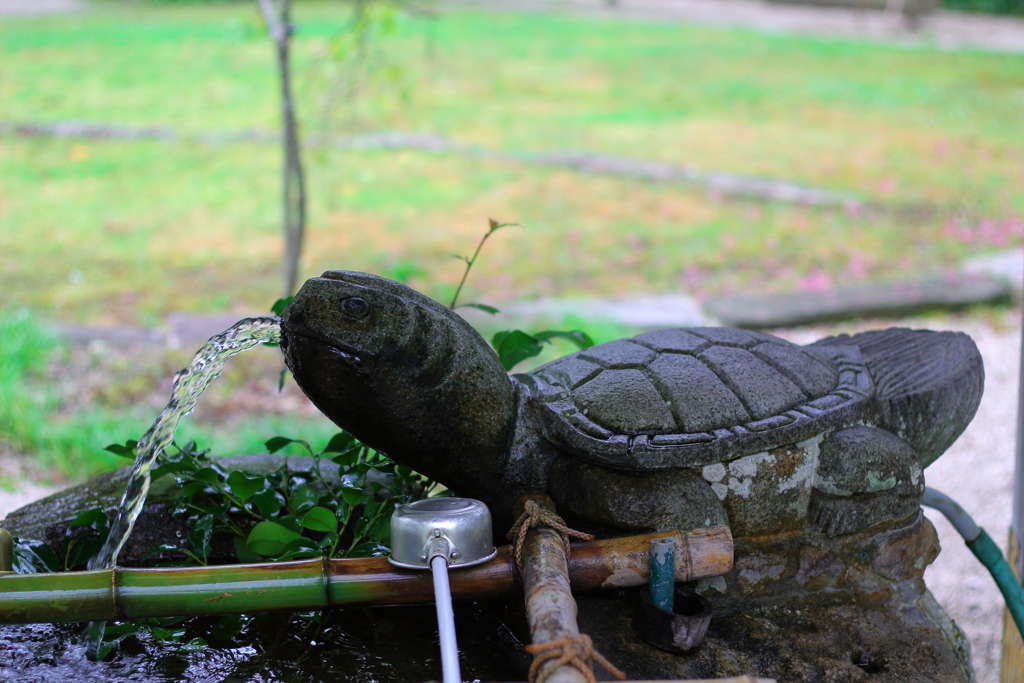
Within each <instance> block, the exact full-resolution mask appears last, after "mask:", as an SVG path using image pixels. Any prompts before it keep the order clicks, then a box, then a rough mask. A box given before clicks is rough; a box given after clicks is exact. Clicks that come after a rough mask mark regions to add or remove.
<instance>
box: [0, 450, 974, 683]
mask: <svg viewBox="0 0 1024 683" xmlns="http://www.w3.org/2000/svg"><path fill="white" fill-rule="evenodd" d="M282 459H283V458H282V457H280V456H268V455H258V456H237V457H234V458H224V459H221V460H220V462H221V463H223V464H224V465H226V466H228V467H231V468H238V469H245V470H248V471H250V472H253V473H263V474H268V473H270V472H272V471H273V470H274V469H276V468H277V467H278V466H279V465H280V463H281V461H282ZM288 460H289V466H290V467H292V468H295V469H296V471H308V469H309V467H310V465H311V461H310V459H309V458H298V457H293V458H289V459H288ZM325 464H326V463H325ZM324 469H325V475H326V476H327V477H330V476H332V475H334V474H336V471H335V470H332V469H329V468H328V467H325V468H324ZM126 477H127V469H125V470H120V471H118V472H114V473H111V474H107V475H103V476H100V477H97V478H95V479H93V480H91V481H89V482H87V483H85V484H82V485H80V486H77V487H74V488H71V489H68V490H67V491H64V492H60V493H57V494H54V495H53V496H50V497H48V498H44V499H42V500H40V501H38V502H36V503H32V504H31V505H28V506H26V507H24V508H22V509H20V510H17V511H15V512H13V513H11V514H10V515H9V516H8V517H7V519H6V520H4V521H3V522H0V526H3V527H5V528H8V529H10V530H11V531H12V533H13V534H14V535H16V536H22V537H26V538H39V539H41V540H44V541H46V542H47V543H49V544H50V545H51V546H54V549H55V550H59V549H60V548H59V546H60V540H61V539H62V537H63V534H64V529H65V528H66V526H67V524H68V522H69V521H70V520H71V519H73V518H74V517H75V516H77V515H78V514H79V513H80V512H82V511H84V510H87V509H90V508H92V507H97V506H99V507H102V508H104V509H105V510H107V511H108V512H112V511H113V510H114V509H115V508H116V505H117V503H118V501H119V499H120V496H121V492H122V491H123V486H124V481H125V479H126ZM169 485H170V480H169V479H167V480H166V482H164V481H158V482H156V484H155V485H154V487H153V489H152V491H151V495H150V498H149V502H148V503H147V507H146V510H145V512H144V513H143V515H142V516H141V517H140V519H139V522H138V523H137V526H136V531H135V532H134V533H133V535H132V537H131V539H130V541H129V544H128V545H127V546H126V553H125V555H123V557H124V558H125V559H126V564H130V563H131V562H132V561H133V560H134V559H137V558H138V557H139V556H140V555H141V554H142V553H144V552H145V551H146V550H148V549H149V548H151V547H154V546H156V545H159V544H161V543H168V542H174V541H176V540H177V539H178V538H180V537H182V535H184V534H185V529H184V528H183V526H182V525H180V524H176V523H172V522H171V521H170V520H169V515H168V514H167V512H166V509H165V507H164V506H163V504H162V503H161V502H160V500H161V498H162V497H165V496H166V494H167V491H168V488H169ZM938 551H939V548H938V541H937V539H936V536H935V531H934V529H933V528H932V526H931V523H930V522H929V521H928V520H927V519H926V518H924V517H923V515H921V514H920V512H916V513H915V514H913V515H911V516H910V517H908V518H905V519H902V520H898V521H897V522H894V523H892V524H890V525H888V526H887V527H885V528H882V529H880V530H879V529H874V530H872V532H871V533H860V534H847V535H843V536H838V537H827V536H824V535H821V534H814V533H810V532H796V531H795V532H791V533H787V534H778V535H775V536H769V537H758V536H751V537H738V538H737V539H736V562H735V567H734V569H733V571H732V573H731V574H729V575H728V576H726V577H720V578H718V579H711V580H707V579H705V580H702V581H700V582H698V583H697V584H696V585H694V586H693V588H694V589H695V590H697V591H698V592H700V593H701V594H703V595H705V597H707V598H708V599H709V600H711V602H712V605H713V606H714V609H715V614H716V616H715V617H714V618H713V619H712V621H711V626H710V628H709V631H708V635H707V638H706V639H705V642H704V643H703V645H702V646H701V647H699V648H698V649H697V650H696V651H695V652H693V653H690V654H686V655H680V654H672V653H668V652H663V651H661V650H657V649H655V648H653V647H651V646H649V645H647V644H646V643H644V642H642V641H641V640H639V638H637V636H635V635H634V634H633V631H632V628H631V619H632V615H633V612H634V610H635V609H636V607H637V604H638V602H639V595H638V593H637V589H629V590H623V591H610V592H595V593H590V594H585V595H577V596H576V598H577V603H578V610H579V625H580V630H581V631H582V632H585V633H588V634H589V635H591V636H592V637H593V639H594V642H595V645H596V647H597V648H598V650H599V651H601V652H602V653H603V654H604V655H605V656H606V657H608V659H609V660H610V661H612V662H613V663H614V664H616V665H617V666H618V667H619V668H621V669H623V670H624V671H625V672H626V673H627V674H628V676H629V677H630V679H633V680H639V679H670V678H674V679H683V678H715V677H727V676H736V675H742V674H750V675H755V676H761V677H768V678H775V679H777V680H779V681H786V682H787V683H845V682H847V681H849V682H854V681H865V682H867V681H872V682H874V681H878V682H880V683H881V682H884V683H888V682H889V681H893V682H895V681H900V682H901V683H906V682H912V683H913V682H918V681H919V682H921V683H925V682H928V683H932V682H939V683H947V682H948V683H967V682H969V681H973V674H972V673H971V669H970V652H969V646H968V644H967V640H966V638H965V637H964V635H963V633H962V632H961V631H960V630H959V629H958V628H957V627H956V625H955V624H954V623H953V622H952V621H950V620H949V618H948V617H947V616H946V615H945V613H944V612H943V611H942V608H941V607H940V606H939V605H938V604H937V603H936V602H935V600H934V598H932V596H931V594H930V593H929V592H928V591H927V589H926V588H925V585H924V582H923V579H922V576H923V573H924V569H925V567H926V566H927V565H928V564H929V563H930V562H931V561H932V560H934V558H935V556H936V555H937V554H938ZM225 559H228V558H225ZM455 617H456V627H457V632H458V639H459V645H460V652H461V657H462V670H463V674H464V675H465V676H466V677H467V679H468V680H472V679H474V678H475V679H481V680H492V681H513V680H520V681H521V680H526V677H527V672H528V669H529V663H530V658H529V656H528V655H526V653H525V651H524V646H525V644H527V643H528V642H529V638H528V631H527V627H526V621H525V616H524V609H523V605H522V601H521V600H507V601H483V602H476V603H462V604H457V605H456V611H455ZM216 622H217V619H216V618H195V619H191V620H189V621H188V622H187V624H186V626H187V629H188V630H187V633H188V635H187V637H186V638H185V640H187V639H191V638H193V637H202V638H204V639H205V640H206V641H207V642H208V643H209V644H210V647H208V648H207V649H205V650H199V651H192V652H189V651H183V650H182V649H180V648H178V647H174V646H167V645H163V644H161V643H158V642H156V641H155V639H154V638H153V637H152V636H149V635H145V636H142V637H138V638H136V637H131V638H128V639H126V640H125V641H124V642H123V643H122V648H121V652H120V654H117V655H115V656H114V657H113V658H112V659H111V660H110V661H107V662H99V663H96V662H88V661H86V660H85V658H84V648H83V647H82V646H81V645H79V644H78V643H77V641H78V638H79V634H80V632H81V630H82V626H81V625H49V624H42V625H26V626H0V679H2V680H5V681H8V680H9V681H16V682H22V681H24V682H28V681H33V682H35V681H39V682H40V683H49V682H51V681H53V682H54V683H56V682H57V681H60V683H65V682H66V681H140V682H149V681H153V682H156V681H180V680H189V681H210V682H211V683H212V682H213V681H218V682H221V681H223V682H227V681H231V682H232V683H235V682H238V683H242V682H248V681H252V682H253V683H256V682H257V681H269V680H272V681H286V682H288V683H300V682H301V683H305V682H309V683H314V682H318V681H339V680H340V681H350V682H352V683H362V682H363V681H367V682H369V681H382V680H387V681H392V680H393V681H414V680H427V679H432V678H433V679H439V678H440V675H441V671H440V662H439V651H438V646H437V630H436V620H435V615H434V609H433V606H431V605H423V606H403V607H376V608H372V609H367V608H346V609H337V610H332V611H329V612H326V613H325V619H324V621H323V622H322V623H321V624H312V625H310V622H309V621H308V620H305V619H303V618H302V617H300V616H298V615H292V614H278V615H274V616H270V617H266V618H263V619H260V620H257V621H256V622H253V624H252V625H251V626H250V627H249V628H247V629H245V630H243V631H242V632H241V633H239V634H238V635H235V636H233V637H231V638H227V639H218V638H217V633H218V631H217V626H216ZM597 674H598V679H599V680H602V679H601V676H602V674H603V672H601V671H598V672H597Z"/></svg>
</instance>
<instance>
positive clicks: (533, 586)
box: [516, 494, 650, 683]
mask: <svg viewBox="0 0 1024 683" xmlns="http://www.w3.org/2000/svg"><path fill="white" fill-rule="evenodd" d="M527 500H532V501H533V502H535V503H537V504H538V505H540V506H541V507H544V508H546V509H547V510H548V511H550V512H552V513H554V514H557V512H556V510H555V503H554V501H553V500H551V498H549V497H548V496H545V495H543V494H532V495H530V494H528V495H526V496H523V497H522V498H520V499H519V502H517V503H516V517H519V515H521V514H522V513H523V509H524V508H525V503H526V501H527ZM649 548H650V546H649V545H648V549H649ZM568 554H569V550H568V548H566V547H565V544H564V543H563V541H562V535H561V534H560V533H559V532H558V531H556V530H555V529H552V528H550V527H547V526H539V527H536V528H534V529H531V530H530V531H529V532H527V534H526V541H525V543H524V548H523V566H522V573H523V594H524V596H525V598H526V618H527V621H528V622H529V624H530V642H531V644H532V645H533V646H534V647H537V646H541V645H546V644H548V643H552V644H553V643H555V642H557V641H561V640H563V639H564V638H565V637H566V636H578V635H579V634H580V629H579V625H577V623H576V600H575V599H573V597H572V590H571V589H570V588H569V564H568V562H567V561H566V555H568ZM542 658H543V654H540V653H536V654H534V663H535V664H534V665H535V666H536V665H537V664H539V663H541V662H542V661H543V659H542ZM549 666H550V665H549ZM530 673H531V676H530V678H531V680H535V679H536V677H535V676H534V675H533V669H532V668H531V672H530ZM542 675H543V680H544V681H545V683H587V676H586V675H585V674H584V673H583V672H582V671H580V670H579V669H577V668H575V667H573V666H570V665H568V664H563V665H561V666H557V667H555V668H554V669H552V670H551V671H547V672H544V673H543V674H542Z"/></svg>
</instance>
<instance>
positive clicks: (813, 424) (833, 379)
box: [515, 328, 873, 469]
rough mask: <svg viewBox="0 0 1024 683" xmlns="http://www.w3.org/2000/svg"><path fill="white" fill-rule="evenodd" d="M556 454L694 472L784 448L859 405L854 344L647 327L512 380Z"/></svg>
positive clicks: (864, 379) (862, 402) (855, 412)
mask: <svg viewBox="0 0 1024 683" xmlns="http://www.w3.org/2000/svg"><path fill="white" fill-rule="evenodd" d="M515 377H516V379H518V380H519V381H520V382H521V383H522V384H524V385H525V386H526V387H527V389H528V390H529V391H530V393H531V395H532V397H533V398H534V399H535V400H536V401H537V403H538V404H539V413H540V416H541V420H542V423H543V424H544V428H545V436H546V437H547V438H548V439H549V440H550V441H552V442H553V443H554V444H555V445H556V446H558V447H560V448H561V449H562V450H565V451H568V452H570V453H572V454H574V455H577V456H580V457H583V458H586V459H588V460H594V461H597V462H600V463H601V464H604V465H610V466H613V467H619V468H624V469H658V468H674V467H693V466H698V465H703V464H709V463H713V462H717V461H719V460H720V459H722V458H724V457H737V456H740V455H745V454H749V453H756V452H758V451H761V450H765V449H768V448H774V447H776V446H780V445H784V444H787V443H795V442H796V441H800V440H803V439H806V438H809V437H811V436H813V435H814V434H816V433H818V432H821V431H824V430H825V429H828V428H832V427H835V426H839V425H840V424H841V423H849V422H850V421H851V420H853V419H854V418H856V417H857V416H859V415H860V414H861V413H863V412H864V410H865V409H866V408H867V406H866V404H867V400H866V399H868V398H870V397H871V395H872V393H873V387H872V383H871V378H870V375H869V374H868V372H867V370H866V369H865V367H864V365H863V361H862V360H861V359H860V355H859V352H858V350H857V348H856V347H853V346H833V347H828V348H818V347H802V346H797V345H795V344H792V343H790V342H787V341H785V340H783V339H779V338H777V337H773V336H771V335H767V334H763V333H760V332H753V331H748V330H734V329H728V328H691V329H676V330H658V331H655V332H648V333H645V334H641V335H639V336H637V337H634V338H632V339H620V340H618V341H613V342H609V343H607V344H601V345H599V346H593V347H591V348H589V349H586V350H583V351H579V352H577V353H574V354H572V355H569V356H565V357H563V358H560V359H558V360H556V361H553V362H551V363H548V364H547V365H544V366H541V367H539V368H537V369H536V370H534V371H533V372H531V373H528V374H524V375H516V376H515Z"/></svg>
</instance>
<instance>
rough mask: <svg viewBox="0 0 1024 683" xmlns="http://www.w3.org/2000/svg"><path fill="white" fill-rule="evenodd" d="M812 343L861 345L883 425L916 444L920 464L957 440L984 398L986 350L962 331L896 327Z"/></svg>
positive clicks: (818, 344) (923, 464)
mask: <svg viewBox="0 0 1024 683" xmlns="http://www.w3.org/2000/svg"><path fill="white" fill-rule="evenodd" d="M811 346H856V347H857V348H859V349H860V352H861V355H862V356H863V358H864V362H865V364H866V365H867V367H868V370H869V371H870V373H871V377H872V378H873V379H874V381H875V387H876V398H877V401H878V404H877V409H878V424H879V426H881V427H884V428H885V429H888V430H889V431H891V432H893V433H895V434H898V435H899V436H900V437H902V438H903V439H904V440H906V441H907V442H908V443H909V444H911V445H912V446H913V447H914V449H915V450H916V451H917V455H918V459H919V462H920V464H921V467H927V466H928V465H930V464H931V463H932V462H933V461H934V460H935V459H936V458H938V457H939V456H940V455H942V454H943V453H944V452H945V450H946V449H947V448H949V447H950V445H952V443H953V442H954V441H956V439H957V437H958V436H960V434H961V433H962V432H963V431H964V429H965V428H966V427H967V425H968V424H969V423H970V421H971V419H972V418H973V417H974V414H975V412H977V410H978V404H979V403H980V402H981V394H982V391H983V390H984V385H985V370H984V367H983V365H982V361H981V354H980V353H978V347H976V346H975V345H974V342H973V341H972V340H971V338H970V337H968V336H967V335H966V334H963V333H962V332H931V331H927V330H908V329H901V328H893V329H888V330H876V331H872V332H863V333H861V334H856V335H853V336H850V335H845V334H843V335H839V336H837V337H828V338H826V339H822V340H819V341H816V342H814V344H811Z"/></svg>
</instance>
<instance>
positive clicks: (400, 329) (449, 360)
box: [281, 271, 515, 497]
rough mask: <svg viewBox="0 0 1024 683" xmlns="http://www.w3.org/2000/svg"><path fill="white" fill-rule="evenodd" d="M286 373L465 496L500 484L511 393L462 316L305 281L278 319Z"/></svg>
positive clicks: (345, 419)
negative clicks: (279, 320)
mask: <svg viewBox="0 0 1024 683" xmlns="http://www.w3.org/2000/svg"><path fill="white" fill-rule="evenodd" d="M281 348H282V351H283V352H284V358H285V364H286V365H287V366H288V369H289V370H291V372H292V375H293V376H294V378H295V381H296V383H297V384H298V385H299V387H300V388H301V389H302V391H303V392H304V393H305V394H306V396H308V397H309V398H310V400H311V401H312V402H313V403H314V405H316V407H317V408H319V409H320V411H321V412H322V413H324V414H325V415H326V416H327V417H329V418H330V419H331V420H332V421H333V422H334V423H335V424H337V425H338V426H340V427H342V428H343V429H345V430H346V431H348V432H350V433H351V434H353V435H354V436H356V437H357V438H358V439H360V440H361V441H363V442H364V443H366V444H368V445H370V446H372V447H373V448H376V449H377V450H380V451H383V452H384V453H387V454H388V455H389V456H390V457H391V458H393V459H394V460H395V461H396V462H399V463H401V464H404V465H408V466H409V467H412V468H413V469H415V470H417V471H419V472H422V473H423V474H426V475H428V476H430V477H433V478H435V479H437V480H439V481H441V482H443V483H444V484H445V485H447V486H448V487H449V488H451V489H453V490H455V491H457V492H458V493H460V494H464V495H470V496H475V497H486V496H487V495H488V494H489V493H490V490H491V489H492V488H493V487H494V486H495V485H496V483H497V481H498V480H499V479H500V474H501V471H502V469H503V468H504V465H505V457H506V450H507V445H508V441H509V438H510V435H511V433H512V428H513V426H514V422H515V401H514V391H513V387H512V382H511V380H510V379H509V377H508V375H507V374H506V373H505V371H504V369H503V368H502V366H501V363H500V362H499V361H498V357H497V355H496V354H495V353H494V351H492V350H491V348H490V347H489V346H488V345H487V342H485V341H484V340H483V338H482V337H480V335H479V334H478V333H477V332H476V330H474V329H473V328H472V327H470V325H469V324H468V323H466V322H465V321H464V320H463V319H462V318H461V317H460V316H459V315H458V314H456V313H454V312H453V311H451V310H449V309H448V308H447V307H445V306H442V305H441V304H439V303H437V302H436V301H434V300H433V299H430V298H429V297H426V296H424V295H422V294H420V293H419V292H416V291H414V290H412V289H410V288H408V287H406V286H405V285H402V284H400V283H397V282H393V281H391V280H387V279H385V278H382V277H378V276H375V275H369V274H367V273H355V272H348V271H328V272H326V273H324V274H323V276H321V277H318V278H312V279H310V280H308V281H307V282H306V283H305V284H304V285H303V286H302V288H301V289H300V290H299V292H298V294H296V295H295V298H294V299H293V300H292V302H291V303H290V304H289V305H288V307H287V308H286V309H285V310H284V312H283V313H282V315H281Z"/></svg>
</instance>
